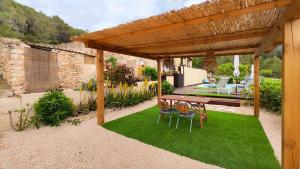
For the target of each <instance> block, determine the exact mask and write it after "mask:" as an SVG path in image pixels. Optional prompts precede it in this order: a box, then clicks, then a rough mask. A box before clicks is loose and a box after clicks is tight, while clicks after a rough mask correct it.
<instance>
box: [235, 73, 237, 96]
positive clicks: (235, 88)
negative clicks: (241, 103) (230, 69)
mask: <svg viewBox="0 0 300 169" xmlns="http://www.w3.org/2000/svg"><path fill="white" fill-rule="evenodd" d="M235 93H236V94H237V76H235Z"/></svg>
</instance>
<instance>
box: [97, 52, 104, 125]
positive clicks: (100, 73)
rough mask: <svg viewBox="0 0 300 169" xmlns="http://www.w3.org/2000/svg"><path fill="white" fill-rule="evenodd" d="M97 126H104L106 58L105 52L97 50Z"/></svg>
mask: <svg viewBox="0 0 300 169" xmlns="http://www.w3.org/2000/svg"><path fill="white" fill-rule="evenodd" d="M96 69H97V124H98V125H103V124H104V56H103V50H101V49H97V55H96Z"/></svg>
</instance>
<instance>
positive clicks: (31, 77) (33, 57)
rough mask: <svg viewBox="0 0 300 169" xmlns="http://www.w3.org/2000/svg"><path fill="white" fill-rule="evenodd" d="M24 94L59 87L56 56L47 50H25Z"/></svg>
mask: <svg viewBox="0 0 300 169" xmlns="http://www.w3.org/2000/svg"><path fill="white" fill-rule="evenodd" d="M24 66H25V91H26V93H32V92H43V91H45V90H47V89H50V88H55V87H58V86H59V79H58V63H57V55H56V54H55V53H53V52H51V51H49V50H43V49H35V48H26V49H25V57H24Z"/></svg>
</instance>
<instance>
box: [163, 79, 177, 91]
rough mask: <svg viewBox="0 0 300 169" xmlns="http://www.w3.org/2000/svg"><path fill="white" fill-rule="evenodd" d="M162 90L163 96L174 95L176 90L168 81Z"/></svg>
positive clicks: (164, 83) (164, 82)
mask: <svg viewBox="0 0 300 169" xmlns="http://www.w3.org/2000/svg"><path fill="white" fill-rule="evenodd" d="M161 88H162V89H161V90H162V94H173V92H174V90H175V89H174V87H173V86H172V85H171V84H170V83H169V82H168V81H166V80H165V81H163V83H162V86H161Z"/></svg>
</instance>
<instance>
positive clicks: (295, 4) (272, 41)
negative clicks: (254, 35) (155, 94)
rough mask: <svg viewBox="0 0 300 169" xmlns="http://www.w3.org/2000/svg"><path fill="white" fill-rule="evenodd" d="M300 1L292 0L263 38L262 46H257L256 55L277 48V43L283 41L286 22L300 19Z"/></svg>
mask: <svg viewBox="0 0 300 169" xmlns="http://www.w3.org/2000/svg"><path fill="white" fill-rule="evenodd" d="M299 11H300V1H299V0H292V1H291V3H290V4H289V5H288V6H287V8H286V10H284V11H283V13H282V14H281V15H280V16H279V18H278V19H277V21H276V22H275V24H274V25H273V28H272V30H271V31H270V32H269V34H268V35H267V36H266V37H265V38H264V40H262V42H261V44H260V46H259V47H258V48H257V51H256V52H255V55H260V54H262V53H264V52H266V51H271V50H273V49H274V48H275V46H276V44H279V43H283V38H282V37H283V31H284V23H285V21H287V20H290V19H300V12H299ZM279 39H280V40H279Z"/></svg>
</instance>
